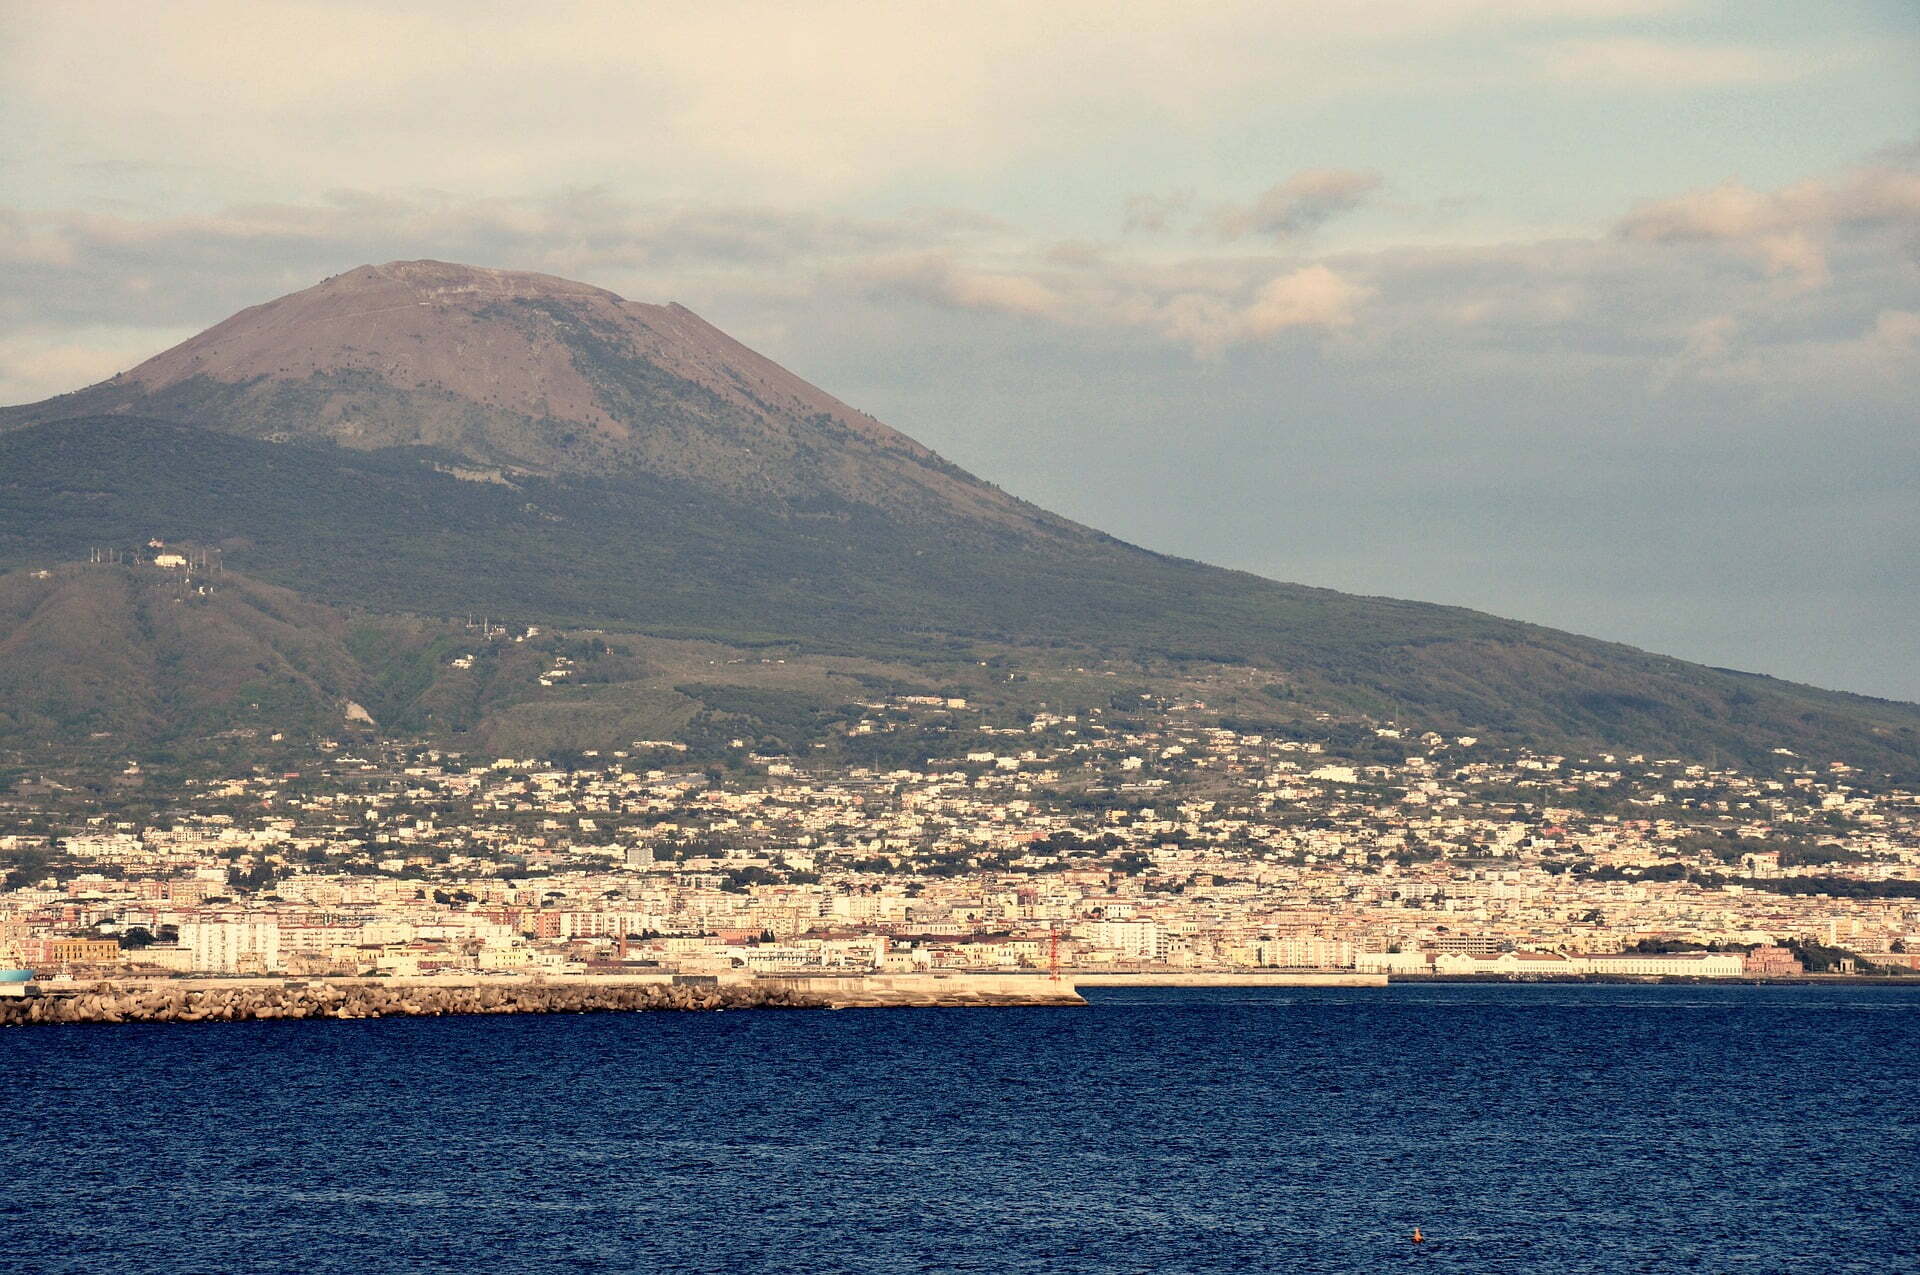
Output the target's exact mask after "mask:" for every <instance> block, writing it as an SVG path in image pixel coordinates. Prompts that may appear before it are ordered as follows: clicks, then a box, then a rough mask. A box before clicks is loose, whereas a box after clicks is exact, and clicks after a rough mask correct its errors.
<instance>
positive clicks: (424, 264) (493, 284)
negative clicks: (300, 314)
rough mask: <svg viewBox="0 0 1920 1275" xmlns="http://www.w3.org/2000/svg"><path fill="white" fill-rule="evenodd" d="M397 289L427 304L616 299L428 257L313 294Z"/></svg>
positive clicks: (360, 273) (528, 274)
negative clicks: (463, 300) (463, 299)
mask: <svg viewBox="0 0 1920 1275" xmlns="http://www.w3.org/2000/svg"><path fill="white" fill-rule="evenodd" d="M396 288H405V289H411V290H412V291H413V292H414V293H415V295H416V296H417V297H418V298H419V299H421V300H425V301H429V302H431V301H435V300H442V301H444V300H451V299H453V298H455V297H467V296H471V297H487V298H493V299H498V300H515V299H520V298H528V297H600V298H603V299H605V300H609V301H619V300H620V299H621V298H620V297H618V296H617V295H615V294H614V293H611V292H608V291H607V290H606V289H605V288H596V287H594V286H593V285H592V284H586V283H578V282H575V281H574V280H572V279H562V278H561V277H560V276H558V275H551V274H539V273H536V272H535V271H532V270H497V269H494V268H492V267H489V266H466V265H461V264H459V263H457V262H452V261H434V260H431V259H423V260H420V261H389V262H386V263H385V264H383V265H377V266H375V265H367V266H358V267H356V268H354V269H352V270H349V271H347V272H346V273H345V274H338V275H334V276H333V277H332V278H330V279H325V280H323V281H321V282H320V283H319V284H318V285H316V288H315V289H314V290H315V291H318V290H325V291H327V292H330V293H334V294H340V293H369V292H386V291H392V290H394V289H396Z"/></svg>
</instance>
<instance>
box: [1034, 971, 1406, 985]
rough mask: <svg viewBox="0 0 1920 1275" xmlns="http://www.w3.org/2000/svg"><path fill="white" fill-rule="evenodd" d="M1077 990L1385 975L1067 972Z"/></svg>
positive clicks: (1382, 979) (1371, 981) (1382, 978)
mask: <svg viewBox="0 0 1920 1275" xmlns="http://www.w3.org/2000/svg"><path fill="white" fill-rule="evenodd" d="M1065 977H1066V978H1068V979H1070V980H1071V981H1072V982H1073V984H1074V985H1075V986H1076V987H1385V986H1386V985H1387V976H1386V975H1385V974H1355V973H1352V972H1351V971H1345V970H1330V971H1329V970H1127V971H1102V972H1099V973H1094V972H1091V971H1088V972H1069V973H1067V974H1066V975H1065Z"/></svg>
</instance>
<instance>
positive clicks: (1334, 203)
mask: <svg viewBox="0 0 1920 1275" xmlns="http://www.w3.org/2000/svg"><path fill="white" fill-rule="evenodd" d="M1379 188H1380V174H1378V173H1368V172H1358V171H1355V170H1352V169H1345V168H1309V169H1305V170H1303V171H1301V172H1298V173H1295V174H1294V175H1293V176H1291V177H1289V178H1287V179H1286V180H1285V181H1283V182H1281V183H1279V184H1278V185H1276V186H1270V187H1268V188H1267V189H1266V190H1265V191H1263V192H1261V194H1260V195H1259V196H1258V197H1257V198H1255V199H1254V201H1253V202H1252V203H1251V204H1246V205H1243V206H1238V207H1233V206H1230V207H1226V208H1222V209H1220V210H1219V211H1218V212H1216V213H1215V214H1214V216H1213V218H1212V226H1213V229H1214V230H1215V232H1216V233H1218V234H1219V236H1220V237H1221V238H1222V239H1244V238H1247V237H1249V236H1253V235H1263V236H1268V237H1271V238H1274V239H1283V240H1284V239H1292V238H1295V237H1297V236H1300V235H1304V234H1307V233H1309V232H1310V231H1313V230H1317V229H1319V228H1320V227H1321V226H1322V225H1324V224H1325V223H1326V222H1328V221H1330V220H1332V219H1333V218H1335V217H1337V216H1339V215H1341V214H1342V213H1348V212H1352V211H1353V210H1354V209H1355V208H1358V207H1359V206H1360V205H1361V203H1362V202H1364V201H1365V200H1366V198H1367V196H1369V195H1371V194H1372V193H1373V192H1374V191H1376V190H1378V189H1379Z"/></svg>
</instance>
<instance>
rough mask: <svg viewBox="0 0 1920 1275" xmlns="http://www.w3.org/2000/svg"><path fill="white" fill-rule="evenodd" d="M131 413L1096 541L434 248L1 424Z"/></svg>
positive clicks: (788, 392) (755, 373) (693, 323)
mask: <svg viewBox="0 0 1920 1275" xmlns="http://www.w3.org/2000/svg"><path fill="white" fill-rule="evenodd" d="M100 413H113V414H136V415H142V416H149V417H156V418H159V419H164V420H173V421H178V422H181V423H183V424H190V425H199V426H203V427H206V428H211V429H218V430H223V431H229V432H233V433H243V434H247V435H250V436H252V437H256V438H262V439H267V440H269V441H304V442H318V441H323V440H326V441H332V442H335V443H339V444H341V445H344V446H347V447H353V448H359V449H365V450H371V449H379V448H390V447H424V448H430V449H432V450H434V451H436V452H440V453H444V454H446V455H448V456H450V457H458V458H463V459H465V460H467V461H469V462H472V463H474V464H477V465H480V466H483V467H498V468H501V469H505V470H508V471H520V472H525V473H534V474H547V475H552V474H576V475H594V476H599V477H609V476H617V475H621V474H646V475H652V476H656V477H661V478H668V479H675V480H680V481H685V482H689V483H693V484H696V485H699V486H702V487H707V488H711V489H713V490H716V491H720V492H724V493H727V494H729V495H731V496H735V497H740V498H747V499H756V500H767V499H771V500H774V501H776V502H778V503H781V504H783V505H786V506H789V507H791V508H794V509H796V510H803V511H804V510H809V509H814V508H817V507H819V506H821V505H822V504H823V503H824V504H826V505H829V506H831V505H833V504H836V503H839V502H852V503H855V504H860V505H866V506H871V507H875V508H880V509H884V510H887V511H889V512H891V513H894V514H896V515H899V516H903V517H912V518H915V519H918V520H927V521H934V522H943V521H953V520H959V521H965V522H975V523H989V524H995V525H999V526H1003V527H1006V528H1010V529H1017V530H1019V531H1022V532H1040V533H1044V534H1047V535H1049V536H1056V535H1062V534H1065V535H1068V536H1077V535H1084V534H1086V533H1085V532H1084V530H1083V529H1081V528H1078V527H1075V526H1074V525H1073V524H1071V523H1068V522H1066V521H1065V520H1064V519H1060V518H1056V517H1054V516H1052V515H1050V514H1047V513H1045V512H1044V511H1042V510H1039V509H1037V508H1035V507H1034V506H1031V505H1028V504H1026V503H1025V502H1023V501H1020V500H1016V499H1014V498H1013V497H1011V496H1008V495H1006V494H1005V493H1004V492H1001V491H999V490H998V489H997V488H994V487H992V486H990V485H989V484H986V483H983V482H980V481H979V480H977V479H975V478H973V477H971V476H970V475H968V474H966V473H964V472H963V471H961V470H959V469H957V468H955V467H954V466H953V465H950V464H949V463H947V462H946V461H944V460H942V459H941V458H940V457H939V456H937V455H936V454H934V453H933V452H932V451H930V450H928V449H927V448H925V447H923V446H921V445H920V444H919V443H916V442H914V441H913V440H912V439H910V438H908V437H907V436H906V435H904V434H901V433H899V432H897V431H895V430H892V429H889V428H887V427H886V426H885V425H882V424H881V423H880V422H878V421H876V420H874V419H873V418H872V417H870V416H868V415H866V414H865V413H862V412H858V411H855V410H854V409H853V408H851V407H848V406H847V405H846V404H845V403H842V402H841V401H840V400H838V399H836V398H834V397H833V396H832V395H830V394H827V393H825V392H824V391H821V390H819V389H816V388H815V387H813V386H812V385H809V384H808V383H807V382H805V381H803V380H801V379H800V378H799V377H797V376H795V375H793V373H791V372H789V371H787V370H786V369H785V368H782V367H780V366H779V365H778V364H776V363H774V362H772V361H771V360H769V359H766V358H764V357H762V356H761V355H759V354H756V353H755V352H753V351H752V350H750V349H748V348H747V347H746V346H744V345H741V344H740V343H739V342H738V341H735V340H734V339H733V338H732V337H729V336H728V335H726V333H724V332H721V331H720V330H719V329H718V328H715V327H714V326H713V325H712V324H710V323H707V322H706V321H705V320H704V319H702V318H700V317H699V316H698V315H696V314H694V313H693V312H692V311H691V310H688V309H686V308H685V307H683V306H679V305H665V306H661V305H646V304H642V303H639V302H634V301H628V300H625V299H623V298H621V297H618V296H615V295H614V294H613V293H611V292H607V291H604V290H602V289H600V288H594V287H589V286H588V285H586V284H581V283H572V282H569V281H567V280H565V279H558V278H555V277H553V276H551V275H543V274H531V273H525V272H515V271H506V270H485V269H478V268H475V267H471V266H458V265H449V264H447V263H445V262H438V261H396V262H389V263H388V264H386V265H381V266H361V267H360V268H358V269H356V270H350V271H348V272H347V273H345V274H342V275H336V276H335V277H333V278H331V279H327V280H325V281H324V282H322V283H318V284H316V285H314V286H313V287H311V288H307V289H305V290H303V291H300V292H295V293H292V294H290V295H288V296H284V297H280V298H279V299H277V300H274V301H269V302H267V303H265V304H264V305H257V306H253V307H251V308H249V309H246V310H242V311H241V312H240V313H238V314H236V315H234V316H233V317H231V318H229V319H227V320H225V321H224V322H222V323H219V324H216V325H215V326H214V327H211V328H209V329H207V330H206V331H205V332H202V333H201V334H200V335H198V336H196V337H193V338H191V339H190V340H187V341H185V342H183V343H181V344H180V345H177V346H175V347H174V348H172V349H170V350H166V351H164V352H162V353H160V354H157V355H155V356H154V357H153V358H151V359H148V360H147V361H146V362H145V363H142V364H140V365H139V366H138V367H135V368H133V369H132V370H131V371H128V372H124V373H121V374H120V375H118V376H115V377H113V378H112V379H111V380H109V381H105V382H102V383H101V384H99V385H95V386H92V387H90V388H88V389H85V390H81V391H78V392H77V393H74V394H68V395H63V396H61V397H59V398H55V399H50V400H48V401H47V402H44V403H39V404H34V405H32V406H30V407H26V408H13V409H8V410H6V411H4V412H0V427H6V426H20V425H28V424H35V423H39V422H43V421H49V420H58V419H62V418H67V417H77V416H84V415H94V414H100Z"/></svg>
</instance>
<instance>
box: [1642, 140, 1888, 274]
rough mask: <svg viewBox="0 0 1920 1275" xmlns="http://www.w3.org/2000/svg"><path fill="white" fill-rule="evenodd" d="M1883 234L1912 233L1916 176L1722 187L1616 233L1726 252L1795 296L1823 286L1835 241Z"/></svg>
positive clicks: (1868, 175) (1665, 205)
mask: <svg viewBox="0 0 1920 1275" xmlns="http://www.w3.org/2000/svg"><path fill="white" fill-rule="evenodd" d="M1889 229H1891V230H1894V231H1897V232H1901V233H1905V234H1914V233H1917V232H1920V172H1916V171H1912V170H1908V169H1901V168H1895V167H1891V166H1885V165H1875V166H1869V167H1862V168H1856V169H1853V170H1851V171H1849V172H1847V173H1843V174H1841V175H1840V176H1838V177H1834V178H1828V179H1817V180H1813V181H1805V182H1800V183H1797V184H1795V185H1792V186H1787V187H1783V188H1782V189H1780V190H1777V191H1757V190H1753V189H1751V188H1750V187H1747V186H1744V185H1742V184H1740V183H1739V182H1733V181H1729V182H1723V183H1722V184H1720V185H1718V186H1714V187H1710V188H1708V189H1705V190H1696V191H1690V192H1688V193H1687V194H1684V195H1681V196H1679V197H1677V198H1674V199H1667V200H1662V201H1659V202H1657V203H1652V204H1647V205H1644V206H1642V207H1640V208H1637V209H1635V210H1634V211H1633V212H1632V213H1630V214H1629V215H1628V216H1626V217H1625V218H1623V219H1622V220H1621V221H1620V222H1619V223H1618V225H1617V226H1616V232H1617V233H1618V234H1620V235H1622V236H1624V237H1625V238H1628V239H1635V240H1640V241H1642V242H1648V243H1665V244H1672V243H1720V244H1726V245H1730V246H1732V247H1734V248H1736V249H1737V250H1739V251H1741V252H1743V253H1745V254H1746V255H1748V256H1749V257H1751V258H1753V259H1755V260H1758V261H1759V262H1760V263H1761V265H1762V267H1763V268H1764V269H1765V270H1766V271H1767V273H1768V274H1770V275H1773V276H1776V277H1783V278H1786V279H1788V280H1790V281H1792V282H1793V283H1795V284H1796V285H1797V286H1799V287H1803V288H1817V287H1821V286H1823V285H1825V284H1826V283H1827V281H1828V252H1829V249H1830V247H1831V245H1832V243H1833V241H1834V239H1835V237H1836V236H1837V235H1839V234H1841V233H1843V232H1852V233H1855V234H1858V233H1863V232H1864V233H1872V232H1875V231H1882V230H1889Z"/></svg>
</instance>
